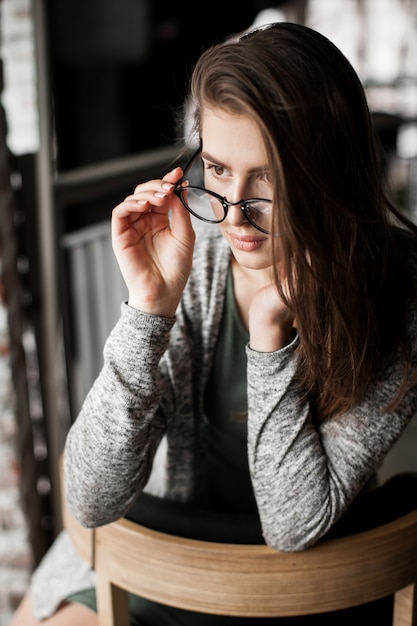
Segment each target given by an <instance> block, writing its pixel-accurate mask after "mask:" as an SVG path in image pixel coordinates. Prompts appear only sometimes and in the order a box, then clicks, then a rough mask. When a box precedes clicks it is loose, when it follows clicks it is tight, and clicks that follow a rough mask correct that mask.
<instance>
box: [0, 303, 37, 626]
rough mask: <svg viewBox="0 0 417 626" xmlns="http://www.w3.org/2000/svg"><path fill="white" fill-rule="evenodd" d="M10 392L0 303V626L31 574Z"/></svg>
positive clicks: (4, 320) (5, 329)
mask: <svg viewBox="0 0 417 626" xmlns="http://www.w3.org/2000/svg"><path fill="white" fill-rule="evenodd" d="M16 424H17V422H16V419H15V412H14V392H13V385H12V379H11V371H10V354H9V346H8V327H7V314H6V309H5V307H4V303H3V302H0V626H7V624H8V623H9V621H10V619H11V616H12V614H13V612H14V610H15V609H16V607H17V605H18V604H19V602H20V600H21V599H22V597H23V595H24V593H25V591H26V589H27V586H28V582H29V576H30V572H31V570H32V561H33V559H32V551H31V548H30V544H29V541H28V536H27V526H26V520H25V517H24V514H23V510H22V507H21V503H20V490H19V461H18V455H17V451H16V450H17V448H16V441H17V432H16V431H17V428H16Z"/></svg>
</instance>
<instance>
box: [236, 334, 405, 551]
mask: <svg viewBox="0 0 417 626" xmlns="http://www.w3.org/2000/svg"><path fill="white" fill-rule="evenodd" d="M297 342H298V339H297V338H296V339H295V340H294V342H293V343H292V344H291V345H289V346H286V347H285V348H283V349H282V350H279V351H278V352H275V353H258V352H255V351H253V350H251V349H250V347H248V348H247V354H248V454H249V466H250V471H251V476H252V482H253V487H254V492H255V497H256V501H257V505H258V509H259V514H260V518H261V523H262V528H263V533H264V537H265V540H266V542H267V543H268V544H269V545H271V546H272V547H274V548H276V549H279V550H283V551H297V550H302V549H304V548H307V547H308V546H310V545H312V544H313V543H315V542H316V541H317V540H318V539H320V537H322V536H323V535H324V534H325V533H326V532H327V531H328V530H329V529H330V528H331V527H332V526H333V524H334V523H335V522H336V521H337V520H338V519H339V518H340V517H341V515H342V514H343V513H345V511H346V510H347V508H348V507H349V505H350V504H351V502H352V500H353V499H354V498H355V496H356V495H357V494H358V493H359V491H360V490H361V489H362V488H363V487H364V485H365V484H366V483H367V482H368V480H369V479H370V478H371V477H372V476H373V475H374V474H375V472H376V471H377V470H378V468H379V466H380V464H381V463H382V461H383V459H384V457H385V455H386V454H387V453H388V451H389V450H390V448H391V447H392V446H393V444H394V443H395V441H396V440H397V439H398V438H399V436H400V435H401V433H402V432H403V430H404V429H405V427H406V425H407V424H408V422H409V420H410V419H411V418H412V417H413V415H414V414H415V412H416V410H417V388H416V386H415V385H414V386H413V387H411V388H410V389H409V391H408V393H407V394H406V396H405V398H404V399H403V401H402V403H401V405H400V406H399V408H398V409H397V410H396V411H395V412H393V413H387V412H386V411H385V407H386V406H387V405H388V403H389V401H390V400H392V398H393V395H394V393H395V391H396V389H397V385H398V383H399V380H400V379H401V375H402V370H401V367H400V364H399V361H398V362H396V363H394V365H391V366H390V367H388V368H387V369H386V370H385V371H383V372H382V373H380V375H379V376H377V377H376V379H375V381H374V382H373V384H372V385H371V386H370V388H369V389H368V391H367V393H366V395H365V397H364V399H363V401H362V402H361V403H360V404H359V405H358V406H357V407H355V408H354V409H353V410H352V411H350V412H349V413H345V414H343V415H340V416H337V417H335V418H333V419H329V420H327V421H325V422H323V423H322V424H321V425H319V426H318V427H316V426H315V424H314V423H313V420H312V417H311V413H310V406H309V402H308V399H307V398H306V396H305V393H303V390H302V389H301V388H300V385H299V383H298V381H297V379H296V375H295V368H296V355H295V351H296V345H297Z"/></svg>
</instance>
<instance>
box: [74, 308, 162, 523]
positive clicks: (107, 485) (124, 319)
mask: <svg viewBox="0 0 417 626" xmlns="http://www.w3.org/2000/svg"><path fill="white" fill-rule="evenodd" d="M173 325H174V320H173V319H167V318H160V317H157V316H152V315H146V314H144V313H141V312H139V311H136V310H134V309H132V308H131V307H129V306H128V305H126V304H123V305H122V313H121V317H120V320H119V321H118V323H117V324H116V326H115V328H114V330H113V331H112V333H111V334H110V336H109V338H108V340H107V342H106V344H105V348H104V365H103V368H102V371H101V372H100V374H99V376H98V378H97V379H96V381H95V383H94V385H93V387H92V388H91V390H90V392H89V393H88V395H87V397H86V399H85V401H84V403H83V406H82V408H81V412H80V414H79V415H78V417H77V419H76V420H75V422H74V424H73V425H72V427H71V429H70V431H69V433H68V436H67V439H66V444H65V449H64V474H65V486H66V494H67V498H68V503H69V505H70V507H71V509H72V511H73V513H74V515H75V516H76V517H77V519H78V520H79V522H80V523H81V524H83V525H84V526H88V527H92V526H99V525H101V524H106V523H109V522H111V521H113V520H114V519H118V518H119V517H121V516H122V515H123V514H124V513H125V512H126V511H127V510H128V509H129V507H130V505H131V503H132V502H133V500H134V499H135V497H137V495H138V494H139V493H140V491H141V489H143V487H144V485H145V484H146V482H147V480H148V478H149V475H150V472H151V469H152V461H153V457H154V454H155V451H156V448H157V446H158V444H159V442H160V440H161V438H162V436H163V434H164V432H165V430H166V424H165V417H164V411H163V410H162V408H161V397H162V396H163V397H164V404H165V406H167V405H168V404H169V402H170V398H171V395H170V389H169V380H167V379H163V378H162V377H161V373H160V370H159V362H160V360H161V357H162V355H163V354H164V352H165V350H166V347H167V345H168V340H169V334H170V330H171V328H172V326H173ZM139 354H140V359H139V358H138V355H139Z"/></svg>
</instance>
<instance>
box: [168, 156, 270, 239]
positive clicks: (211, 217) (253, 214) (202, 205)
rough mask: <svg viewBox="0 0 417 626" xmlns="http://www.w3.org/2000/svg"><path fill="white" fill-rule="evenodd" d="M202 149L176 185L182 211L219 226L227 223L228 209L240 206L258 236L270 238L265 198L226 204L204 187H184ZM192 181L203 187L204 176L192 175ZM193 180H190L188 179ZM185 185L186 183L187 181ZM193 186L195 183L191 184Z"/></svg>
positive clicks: (190, 162)
mask: <svg viewBox="0 0 417 626" xmlns="http://www.w3.org/2000/svg"><path fill="white" fill-rule="evenodd" d="M200 153H201V149H200V148H199V149H198V150H197V151H196V152H195V154H193V156H192V157H191V159H190V161H189V162H188V163H187V165H186V166H185V168H184V175H183V178H182V179H181V180H180V181H179V182H178V183H177V184H176V186H175V189H174V193H175V194H176V195H177V196H178V197H179V199H180V200H181V202H182V203H183V205H184V207H185V208H186V209H187V211H189V212H190V213H191V214H192V215H194V217H197V218H198V219H200V220H202V221H203V222H208V223H209V224H220V222H223V221H224V220H225V219H226V216H227V212H228V210H229V207H231V206H240V208H241V209H242V212H243V214H244V216H245V217H246V219H247V220H248V222H250V224H252V226H254V227H255V228H257V229H258V230H260V231H261V232H263V233H265V234H267V235H270V234H271V231H270V227H271V223H272V200H267V199H265V198H250V199H249V200H243V199H242V200H239V202H229V200H228V199H227V198H225V197H224V196H221V195H220V194H218V193H216V192H215V191H210V190H209V189H205V187H202V186H199V185H194V184H191V185H190V184H187V185H184V181H185V180H186V177H187V178H188V177H189V176H188V175H189V173H190V172H191V170H192V169H193V166H194V165H195V164H196V163H197V162H198V158H199V156H200ZM194 174H195V176H194V179H196V180H197V182H198V183H201V184H204V180H203V175H202V172H201V169H200V171H199V172H198V174H197V173H196V172H194ZM190 178H191V179H192V177H190ZM187 182H188V180H187ZM192 182H194V180H192Z"/></svg>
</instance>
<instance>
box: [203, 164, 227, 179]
mask: <svg viewBox="0 0 417 626" xmlns="http://www.w3.org/2000/svg"><path fill="white" fill-rule="evenodd" d="M206 170H207V171H209V172H210V173H211V175H212V176H223V174H224V173H225V168H224V167H223V165H214V164H208V163H207V164H206Z"/></svg>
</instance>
